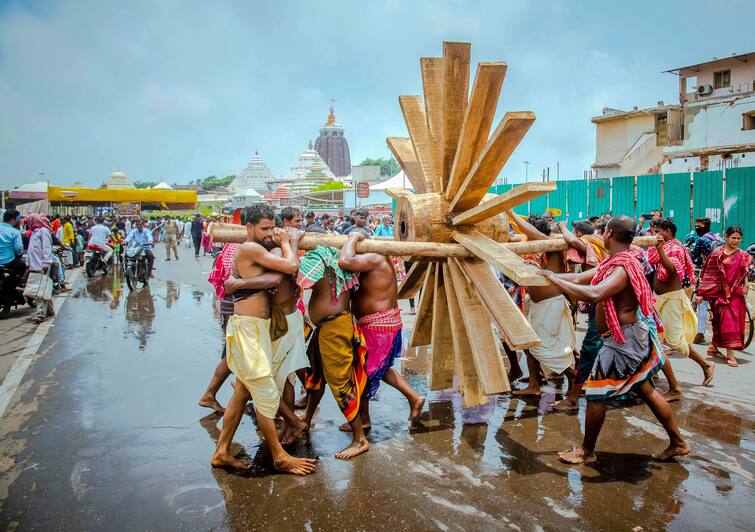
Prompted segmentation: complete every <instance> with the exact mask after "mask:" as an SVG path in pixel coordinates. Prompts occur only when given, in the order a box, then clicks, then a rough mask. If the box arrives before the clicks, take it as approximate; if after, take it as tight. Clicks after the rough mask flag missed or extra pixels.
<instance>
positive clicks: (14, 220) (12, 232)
mask: <svg viewBox="0 0 755 532" xmlns="http://www.w3.org/2000/svg"><path fill="white" fill-rule="evenodd" d="M20 217H21V213H20V212H18V211H17V210H14V209H8V210H7V211H5V213H4V214H3V223H1V224H0V265H1V266H3V267H5V268H8V269H9V270H13V271H15V272H17V273H19V274H22V273H23V272H24V270H26V264H24V261H23V260H22V259H21V254H22V253H23V251H24V244H23V241H22V240H21V233H20V232H19V230H18V229H17V227H18V220H19V218H20Z"/></svg>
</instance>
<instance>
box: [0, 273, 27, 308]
mask: <svg viewBox="0 0 755 532" xmlns="http://www.w3.org/2000/svg"><path fill="white" fill-rule="evenodd" d="M23 288H24V282H23V275H20V274H18V273H17V272H15V271H13V270H11V269H9V268H6V267H4V266H0V319H5V318H7V317H8V315H9V314H10V310H11V307H14V308H18V307H19V305H25V304H26V303H27V300H26V298H25V297H24V295H23ZM30 304H31V303H30Z"/></svg>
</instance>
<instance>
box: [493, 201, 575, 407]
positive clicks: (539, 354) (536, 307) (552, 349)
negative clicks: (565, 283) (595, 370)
mask: <svg viewBox="0 0 755 532" xmlns="http://www.w3.org/2000/svg"><path fill="white" fill-rule="evenodd" d="M508 215H509V219H510V220H512V221H513V222H514V223H515V224H517V225H518V226H519V229H520V230H521V231H522V233H523V234H524V235H526V236H527V239H528V240H546V239H547V238H548V237H549V236H550V234H551V229H550V224H549V223H548V221H547V220H546V219H545V218H535V220H534V222H535V224H536V225H533V224H531V223H529V222H528V221H527V220H525V219H524V218H522V217H521V216H519V215H518V214H516V213H515V212H514V211H513V210H509V211H508ZM538 262H539V265H540V267H541V268H542V269H544V270H548V271H551V272H553V273H563V272H565V271H566V268H565V261H564V254H563V252H562V251H554V252H549V253H545V254H544V255H542V256H541V257H540V260H539V261H538ZM527 292H528V293H529V295H530V299H531V304H530V310H529V313H528V315H527V319H528V320H529V322H530V325H532V328H533V329H534V331H535V333H537V335H538V336H539V337H540V345H539V346H538V347H533V348H530V349H529V350H527V368H528V370H529V374H530V377H529V384H527V387H526V388H524V389H522V390H514V392H513V394H514V395H530V396H539V395H540V380H539V378H538V375H539V368H538V363H539V366H540V367H542V368H543V370H544V372H545V373H546V376H547V375H548V374H549V373H551V374H556V375H565V376H566V378H567V380H568V381H569V389H571V388H572V386H573V385H574V377H575V375H576V372H575V370H574V347H575V345H576V341H577V339H576V333H575V328H574V320H573V319H572V313H571V308H570V307H569V302H568V301H567V299H566V298H565V297H564V295H563V294H562V293H561V290H559V289H558V287H556V286H553V285H547V286H528V287H527Z"/></svg>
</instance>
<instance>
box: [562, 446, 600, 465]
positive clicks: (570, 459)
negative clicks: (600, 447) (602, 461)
mask: <svg viewBox="0 0 755 532" xmlns="http://www.w3.org/2000/svg"><path fill="white" fill-rule="evenodd" d="M558 459H559V460H561V461H562V462H564V463H567V464H592V463H594V462H596V461H597V460H598V457H597V456H595V453H588V452H587V451H585V450H584V449H583V448H581V447H580V448H579V449H574V450H573V451H569V452H566V453H559V455H558Z"/></svg>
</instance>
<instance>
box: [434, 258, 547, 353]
mask: <svg viewBox="0 0 755 532" xmlns="http://www.w3.org/2000/svg"><path fill="white" fill-rule="evenodd" d="M448 260H449V261H454V262H456V264H458V265H459V266H460V267H461V269H462V270H463V271H464V273H465V274H466V276H467V279H471V280H472V284H473V285H474V287H475V289H476V290H477V294H478V295H479V296H480V299H482V302H483V303H484V304H485V306H486V307H487V309H488V312H489V313H490V317H491V319H492V320H493V321H494V322H495V324H496V325H497V326H498V329H500V331H501V333H502V334H503V338H504V340H506V343H507V344H508V345H509V347H510V348H511V349H513V350H517V349H529V348H530V347H537V346H538V345H540V338H539V337H538V336H537V334H536V333H535V331H534V329H532V326H531V325H530V323H529V322H528V321H527V318H525V317H524V315H523V314H522V312H521V311H520V310H519V307H518V306H517V305H516V303H515V302H514V300H513V299H511V296H510V295H509V293H508V292H507V291H506V289H505V288H504V286H503V284H501V282H500V281H499V280H498V278H497V277H496V276H495V274H494V273H493V270H491V269H490V266H489V265H488V264H487V263H486V262H484V261H482V260H480V259H448Z"/></svg>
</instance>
